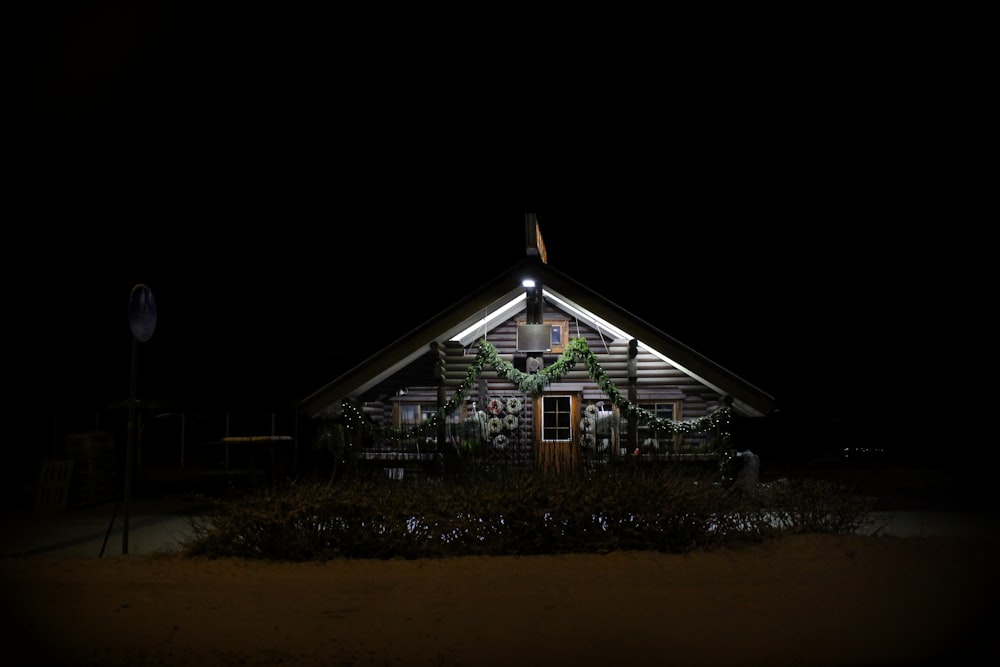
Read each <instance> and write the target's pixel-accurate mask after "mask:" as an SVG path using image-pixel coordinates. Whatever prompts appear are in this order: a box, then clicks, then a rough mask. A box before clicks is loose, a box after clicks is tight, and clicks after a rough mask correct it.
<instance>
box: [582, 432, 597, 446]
mask: <svg viewBox="0 0 1000 667" xmlns="http://www.w3.org/2000/svg"><path fill="white" fill-rule="evenodd" d="M580 443H581V444H582V445H583V446H584V447H586V448H587V449H593V448H594V445H596V444H597V439H596V438H595V437H594V434H593V433H584V434H583V438H581V439H580Z"/></svg>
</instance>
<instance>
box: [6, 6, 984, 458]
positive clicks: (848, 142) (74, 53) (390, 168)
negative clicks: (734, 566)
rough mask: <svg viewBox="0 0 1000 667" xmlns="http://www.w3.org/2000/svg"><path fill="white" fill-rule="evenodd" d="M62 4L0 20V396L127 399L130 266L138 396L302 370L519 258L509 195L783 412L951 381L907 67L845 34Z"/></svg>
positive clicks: (268, 393) (227, 388)
mask: <svg viewBox="0 0 1000 667" xmlns="http://www.w3.org/2000/svg"><path fill="white" fill-rule="evenodd" d="M83 5H84V6H83V7H82V8H81V6H77V7H76V8H75V9H72V10H62V9H35V10H31V11H33V12H34V13H33V15H31V16H29V17H28V19H27V20H26V21H25V22H24V24H23V27H24V30H22V31H21V34H20V40H21V50H20V53H21V56H22V57H21V59H20V60H19V61H18V63H19V78H18V80H17V89H16V95H15V101H16V110H17V125H16V126H15V130H16V132H15V133H14V137H13V146H12V149H13V150H12V151H11V153H10V154H11V155H13V156H14V157H15V162H16V164H17V165H18V167H19V168H18V170H17V174H16V176H15V177H14V178H13V180H12V181H11V184H12V185H13V186H14V187H13V192H14V198H13V201H12V203H13V204H14V206H13V207H12V208H10V211H13V215H12V216H11V215H10V214H8V216H7V217H8V224H7V229H8V234H7V241H6V242H5V250H6V253H5V256H6V260H7V261H6V262H5V263H4V264H5V265H4V268H3V271H4V290H5V293H6V294H5V304H6V307H7V313H8V318H6V320H7V322H8V323H9V327H8V334H9V338H8V340H11V341H12V342H13V343H12V347H11V348H10V349H12V350H14V353H13V354H12V355H11V357H10V364H11V371H10V373H9V374H8V377H9V378H10V379H11V381H10V382H8V389H9V390H10V391H11V393H12V396H13V397H15V399H16V400H17V401H24V400H25V396H30V397H31V398H30V399H27V402H29V403H32V404H41V403H45V404H48V403H49V402H51V403H52V404H59V403H61V402H71V403H77V404H94V403H97V404H100V403H102V402H108V401H114V400H117V399H123V398H125V397H126V396H127V394H128V389H129V369H130V358H131V357H130V355H131V331H130V329H129V326H128V321H127V306H128V300H129V296H130V292H131V289H132V288H133V287H134V286H135V285H137V284H145V285H147V286H148V287H149V288H150V290H151V291H152V293H153V295H154V297H155V299H156V301H157V309H158V322H157V328H156V330H155V333H154V334H153V336H152V338H151V339H150V340H149V341H147V342H145V343H142V344H141V345H140V349H139V355H140V366H139V368H140V374H139V376H140V379H139V393H140V394H141V395H142V396H144V397H149V398H153V397H155V398H157V399H163V400H165V401H178V400H184V401H189V402H191V403H202V402H210V403H214V404H224V405H226V406H240V405H245V406H255V407H261V408H267V407H268V406H273V405H277V404H280V403H282V402H287V401H289V400H292V399H294V398H295V397H296V396H298V397H301V396H303V395H305V394H307V393H309V392H311V391H312V390H314V389H316V388H318V387H319V385H321V384H322V383H324V382H326V381H328V380H330V379H332V378H333V377H335V376H336V374H337V373H338V372H339V371H341V370H345V369H346V368H347V367H350V366H352V365H353V364H354V363H356V362H358V361H360V360H361V359H363V358H365V357H367V356H369V355H370V354H372V353H374V352H375V351H377V350H378V349H380V348H381V347H382V346H383V345H385V344H387V343H389V342H391V341H392V340H394V339H395V338H397V337H399V336H401V335H403V334H405V333H406V332H408V331H409V330H410V329H412V328H414V327H415V326H416V325H418V324H420V323H422V322H423V321H424V320H425V319H427V318H429V317H431V316H432V315H434V314H436V313H437V312H440V311H441V310H443V309H444V308H445V307H447V306H448V305H449V304H450V303H452V302H453V301H454V300H456V299H458V298H461V297H463V296H464V295H466V294H467V293H469V292H471V291H473V290H474V289H476V288H477V287H478V286H479V285H480V284H482V283H483V282H485V281H487V280H489V279H491V278H492V277H494V276H496V275H497V274H499V273H500V272H502V271H503V270H504V269H506V268H507V267H509V266H510V265H512V264H514V263H515V262H517V261H519V260H520V259H521V257H523V255H524V237H523V229H524V215H525V213H529V212H535V213H537V214H538V219H539V222H540V224H541V229H542V233H543V236H544V239H545V242H546V245H547V247H548V251H549V260H550V264H551V265H552V266H554V267H555V268H557V269H559V270H561V271H563V272H564V273H567V274H568V275H570V276H571V277H573V278H575V279H576V280H578V281H580V282H582V283H583V284H585V285H587V286H588V287H590V288H592V289H594V290H595V291H597V292H598V293H600V294H602V295H604V296H605V297H608V298H609V299H611V300H613V301H615V302H617V303H619V304H620V305H621V306H623V307H624V308H626V309H627V310H629V311H631V312H632V313H634V314H636V315H638V316H640V317H642V318H643V319H645V320H647V321H649V322H650V323H652V324H653V325H655V326H657V327H658V328H660V329H662V330H663V331H664V332H665V333H667V334H669V335H671V336H673V337H675V338H677V339H679V340H680V341H681V342H683V343H685V344H687V345H689V346H690V347H693V348H694V349H696V350H698V351H699V352H701V353H703V354H705V355H706V356H708V357H709V358H710V359H712V360H714V361H716V362H717V363H719V364H721V365H722V366H724V367H726V368H728V369H729V370H731V371H733V372H734V373H736V374H737V375H740V376H741V377H743V378H744V379H746V380H748V381H749V382H751V383H753V384H755V385H757V386H758V387H760V388H761V389H763V390H765V391H767V392H769V393H770V394H772V395H773V396H775V398H776V399H777V401H778V405H779V407H780V409H781V410H783V411H784V412H785V413H786V414H791V415H793V416H795V418H796V419H802V420H811V421H807V423H813V424H822V426H823V428H830V427H831V426H830V425H831V424H839V426H837V428H841V429H842V428H845V427H846V429H847V431H848V432H851V433H860V434H864V435H863V436H862V437H864V438H865V439H866V440H874V438H872V437H871V435H870V434H871V433H873V432H878V433H880V434H883V435H884V434H885V433H887V432H891V431H892V430H893V429H896V428H899V425H900V423H901V422H903V421H905V420H903V419H900V417H901V416H903V415H912V414H913V411H914V410H917V411H924V410H926V409H927V408H928V406H929V405H932V404H933V405H935V406H936V408H935V409H936V410H940V409H941V405H942V404H941V401H942V399H943V400H945V401H951V403H950V404H951V405H956V404H959V405H961V404H965V402H966V400H965V399H962V400H960V401H957V403H956V401H955V399H954V398H947V395H948V389H947V388H946V382H945V381H944V380H943V376H944V375H943V373H942V372H941V370H940V363H941V362H940V361H939V356H938V355H936V354H932V353H931V351H932V350H940V349H942V348H940V347H935V346H934V345H935V343H937V344H938V345H940V344H941V342H940V340H939V339H935V337H934V334H936V332H937V330H938V329H939V328H940V327H939V326H938V324H939V322H934V321H932V322H928V320H927V310H928V306H929V305H931V306H932V309H933V310H936V311H938V313H940V312H941V310H942V298H947V295H951V294H953V293H954V292H953V291H952V290H951V289H950V288H948V287H947V286H946V285H945V281H949V280H951V279H952V278H953V277H954V274H955V271H956V269H943V268H941V267H942V265H941V263H940V261H939V260H938V259H935V258H940V257H942V256H950V255H951V253H952V248H951V246H952V244H953V238H952V236H951V235H949V234H948V233H947V232H946V230H943V229H942V228H941V227H940V226H938V227H935V228H933V229H932V228H930V227H928V226H927V225H926V224H924V223H922V222H921V221H925V220H928V219H929V218H932V217H933V216H934V214H935V213H936V212H938V211H939V210H940V207H941V205H942V199H943V198H944V197H943V196H942V195H941V193H940V192H941V187H940V185H941V184H942V182H941V181H935V180H934V178H933V177H931V176H929V175H928V173H929V170H931V169H936V168H937V167H935V166H932V164H931V163H932V162H933V161H932V160H929V159H928V156H930V155H932V154H936V153H937V152H938V151H939V150H941V148H940V142H938V141H937V140H936V139H935V138H934V137H932V136H928V135H926V134H925V135H924V137H923V138H922V139H921V140H920V141H914V135H913V132H914V129H915V128H917V127H919V126H921V125H922V124H923V123H924V121H925V120H926V118H925V117H921V116H919V115H917V112H916V111H915V110H916V109H918V108H919V107H914V106H911V105H910V104H909V102H908V101H909V100H912V99H914V96H918V95H919V94H920V93H919V92H918V91H917V90H916V89H915V87H914V86H913V84H914V83H915V80H916V79H915V78H914V77H915V75H912V76H911V75H910V74H908V71H909V70H908V69H907V68H903V67H899V68H895V69H892V73H893V76H891V77H886V76H885V75H886V73H887V72H888V71H889V68H890V65H889V60H887V59H886V60H880V59H879V58H878V55H879V54H878V53H876V52H874V51H873V52H872V53H871V54H870V55H872V57H873V58H874V60H872V59H869V60H868V61H867V63H866V64H865V66H864V67H861V66H860V65H859V64H858V62H855V61H853V60H845V59H831V58H830V57H829V56H828V54H826V53H825V52H824V50H823V49H821V48H817V49H816V50H815V51H812V52H810V51H805V52H803V51H802V49H804V48H806V47H805V45H803V44H802V43H798V44H797V48H798V49H799V51H798V52H797V57H795V58H788V59H787V60H782V59H781V57H780V53H779V51H777V50H771V49H761V51H760V52H759V53H757V56H758V57H757V58H749V57H747V56H746V54H744V56H743V57H741V58H738V59H722V60H719V61H716V60H714V59H712V58H708V57H705V58H701V59H700V60H699V61H698V66H699V69H698V73H697V74H695V73H694V71H693V67H685V68H683V71H684V73H683V74H675V75H674V76H670V77H667V78H666V79H665V80H664V79H655V78H650V77H649V75H650V74H652V72H649V71H644V72H642V73H641V74H640V73H636V72H635V71H634V68H629V69H628V70H627V71H628V72H631V73H624V74H616V73H615V70H614V68H613V67H612V68H610V69H608V68H607V67H599V66H598V63H596V62H595V63H590V65H592V66H593V67H588V68H584V69H587V72H588V73H587V74H586V75H584V74H582V73H573V72H572V71H567V70H566V69H565V68H564V67H561V66H558V65H557V64H556V61H549V62H548V65H547V66H541V65H539V66H535V65H538V63H535V64H533V65H532V66H530V67H529V66H528V65H526V64H524V63H522V62H520V61H518V63H515V62H513V61H512V60H510V59H508V58H507V57H506V56H504V55H503V53H508V52H509V50H510V49H511V48H514V46H515V45H513V44H509V43H504V46H505V48H506V49H507V50H506V51H503V52H502V53H500V54H499V55H498V52H497V51H496V50H494V55H493V57H492V58H490V59H488V60H486V59H484V60H483V61H482V62H478V63H477V68H476V69H475V73H474V75H470V74H468V72H465V71H464V70H462V69H461V68H460V67H459V64H460V63H461V61H462V58H461V57H459V56H458V55H456V53H454V52H452V51H449V50H448V49H444V48H443V47H440V46H437V47H434V46H427V48H426V50H425V51H421V52H420V53H423V54H424V55H425V58H423V59H420V58H417V57H415V54H412V53H411V54H410V55H413V56H414V57H406V58H395V59H388V58H387V56H386V53H385V52H384V50H383V49H382V48H381V47H380V46H379V44H377V43H370V44H369V46H368V48H367V49H364V50H360V49H347V48H345V46H344V39H343V37H344V33H345V31H346V32H350V26H346V27H345V26H342V25H341V26H339V27H338V29H336V30H333V29H331V30H326V29H325V28H323V27H321V26H318V25H317V24H316V22H315V21H314V20H312V19H311V17H307V16H300V17H295V16H290V15H281V16H277V17H276V16H273V15H270V14H267V15H265V14H260V15H250V14H247V15H241V16H238V17H236V16H231V15H225V16H224V15H222V13H221V12H217V13H215V14H205V13H204V10H199V11H201V12H202V13H201V14H198V13H196V12H195V11H194V10H192V9H190V8H186V7H185V6H184V5H183V4H182V3H170V2H159V3H157V2H154V3H143V5H144V7H145V8H144V9H137V8H134V7H132V6H131V3H113V2H105V3H93V4H92V6H90V5H88V3H83ZM463 41H464V40H463ZM473 41H474V40H473ZM452 46H453V47H454V46H455V45H454V44H452ZM432 52H433V53H432ZM619 64H621V63H619ZM528 71H530V72H531V73H532V74H533V75H534V76H533V77H532V79H531V82H530V83H529V82H527V81H523V80H521V78H520V76H519V75H520V74H523V73H526V72H528ZM653 89H657V90H655V91H654V90H653ZM605 93H606V94H605ZM608 95H612V96H613V98H614V102H615V103H614V104H611V105H607V99H606V98H607V96H608ZM602 103H603V104H604V105H606V106H607V107H610V108H606V107H605V106H602ZM599 106H600V107H601V108H600V109H598V107H599ZM930 182H935V185H936V186H937V187H936V188H935V189H933V190H932V189H931V188H929V187H928V184H929V183H930ZM942 274H944V275H942ZM932 330H933V333H932ZM968 342H969V344H970V346H975V344H976V338H975V337H974V338H973V339H971V340H970V341H968ZM345 345H353V346H354V350H355V351H354V352H352V353H350V354H346V355H345V354H338V353H337V352H338V351H339V350H340V349H342V348H343V347H344V346H345ZM944 349H948V350H951V351H952V352H955V351H956V350H955V346H953V345H946V346H945V348H944ZM957 351H958V352H966V353H967V352H968V350H967V349H966V350H957ZM951 411H952V413H954V411H955V410H954V409H952V410H951ZM796 423H798V422H796ZM922 426H927V425H926V424H924V425H922ZM932 426H933V430H934V431H935V433H939V432H940V431H942V430H947V429H946V427H943V426H942V425H941V424H939V423H937V422H935V423H934V424H933V425H932ZM838 432H839V431H838ZM927 432H928V431H927V429H926V428H923V429H915V430H914V431H913V432H909V434H908V435H907V436H906V442H908V443H918V445H919V447H921V448H925V447H927V444H926V443H927V442H928V440H929V438H928V437H927V435H926V434H927ZM852 437H853V436H852ZM896 441H897V443H898V442H899V441H900V439H898V438H897V439H896ZM906 446H907V447H909V446H911V445H909V444H908V445H906Z"/></svg>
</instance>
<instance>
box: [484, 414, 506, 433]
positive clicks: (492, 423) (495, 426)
mask: <svg viewBox="0 0 1000 667" xmlns="http://www.w3.org/2000/svg"><path fill="white" fill-rule="evenodd" d="M486 427H487V428H488V429H489V431H490V433H499V432H500V431H501V430H503V422H502V421H500V418H499V417H490V419H489V421H488V422H486Z"/></svg>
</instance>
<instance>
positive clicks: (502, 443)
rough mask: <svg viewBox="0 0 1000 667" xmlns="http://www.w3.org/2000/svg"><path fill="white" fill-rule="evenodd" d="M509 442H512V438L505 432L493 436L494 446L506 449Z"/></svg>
mask: <svg viewBox="0 0 1000 667" xmlns="http://www.w3.org/2000/svg"><path fill="white" fill-rule="evenodd" d="M508 442H510V439H509V438H507V436H505V435H504V434H503V433H501V434H500V435H498V436H497V437H495V438H493V446H494V447H496V448H497V449H500V450H503V449H506V448H507V443H508Z"/></svg>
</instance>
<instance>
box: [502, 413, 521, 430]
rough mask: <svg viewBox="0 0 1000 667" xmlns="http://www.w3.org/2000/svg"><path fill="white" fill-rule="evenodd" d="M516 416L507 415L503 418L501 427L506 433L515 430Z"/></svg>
mask: <svg viewBox="0 0 1000 667" xmlns="http://www.w3.org/2000/svg"><path fill="white" fill-rule="evenodd" d="M517 421H518V420H517V415H507V416H505V417H504V418H503V425H504V428H506V429H507V430H508V431H513V430H514V429H515V428H517Z"/></svg>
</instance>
